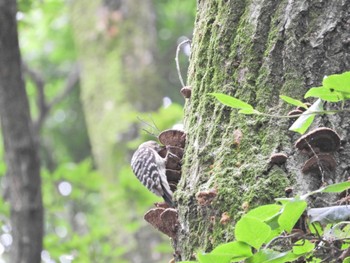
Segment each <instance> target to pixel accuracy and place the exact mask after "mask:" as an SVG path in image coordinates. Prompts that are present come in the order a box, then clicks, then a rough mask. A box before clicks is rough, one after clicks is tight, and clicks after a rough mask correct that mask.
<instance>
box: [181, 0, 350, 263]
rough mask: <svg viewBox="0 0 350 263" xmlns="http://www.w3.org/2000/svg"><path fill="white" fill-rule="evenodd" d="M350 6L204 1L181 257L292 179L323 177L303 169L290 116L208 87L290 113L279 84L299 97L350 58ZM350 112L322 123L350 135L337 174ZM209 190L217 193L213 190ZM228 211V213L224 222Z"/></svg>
mask: <svg viewBox="0 0 350 263" xmlns="http://www.w3.org/2000/svg"><path fill="white" fill-rule="evenodd" d="M349 10H350V1H349V0H340V1H326V0H310V1H302V0H290V1H277V0H259V1H240V0H228V1H217V0H215V1H207V0H201V1H198V10H197V18H196V24H195V33H194V38H193V43H192V57H191V63H190V68H189V73H188V74H189V76H188V78H189V80H188V82H189V85H190V86H192V88H193V90H192V97H191V98H190V99H189V100H188V101H187V104H186V107H185V112H186V117H185V127H186V131H187V133H188V137H187V138H188V141H187V148H186V155H185V159H184V165H183V172H182V174H183V178H182V180H181V182H180V185H179V186H178V191H177V192H176V199H177V200H178V202H179V219H180V225H181V229H180V230H179V237H178V241H177V246H176V251H177V254H178V259H180V258H181V259H182V260H188V259H191V258H193V254H194V253H195V252H196V251H197V250H198V248H200V249H201V250H202V251H210V250H211V249H212V248H213V247H215V246H216V245H218V244H219V243H222V242H226V241H231V240H233V238H234V236H233V232H234V231H233V230H234V223H235V222H236V221H237V219H238V218H239V217H240V216H241V215H242V214H243V213H244V212H245V211H246V210H247V209H248V208H253V207H256V206H257V205H260V204H266V203H269V202H273V201H274V198H276V197H283V196H284V195H285V192H284V190H285V187H288V186H293V187H294V193H301V192H305V191H309V190H310V189H316V188H318V187H320V185H321V183H322V182H321V179H315V178H314V179H310V178H308V177H307V176H305V175H303V174H302V173H301V166H302V164H303V162H304V161H305V160H306V157H305V156H302V155H300V153H299V152H298V151H296V150H295V148H294V146H293V144H294V142H295V140H296V139H297V138H298V137H299V136H298V135H297V134H295V133H292V132H289V131H288V127H289V121H286V120H285V119H275V118H267V117H256V116H248V115H239V114H238V113H237V110H233V109H231V108H228V107H226V106H223V105H222V104H220V103H218V102H217V101H215V100H214V99H213V98H212V97H210V96H208V95H207V94H208V93H210V92H222V93H225V94H228V95H232V96H235V97H237V98H239V99H241V100H243V101H246V102H248V103H250V104H252V105H253V106H254V107H255V108H257V109H258V110H261V111H263V112H267V113H272V114H281V115H286V113H287V112H288V109H290V108H288V107H287V106H286V104H283V103H282V102H281V101H280V100H279V95H280V94H281V95H282V94H283V95H288V96H291V97H294V98H297V99H301V98H302V96H303V95H304V94H305V92H306V90H307V89H308V88H310V87H312V86H320V85H321V83H322V79H323V77H324V76H325V75H329V74H334V73H340V72H343V71H346V70H348V69H349V68H350V45H349V43H350V42H349V40H350V35H349V32H350V14H349ZM349 121H350V117H349V116H348V115H345V114H342V115H337V116H326V117H318V118H316V122H315V123H314V127H316V126H327V127H330V128H335V130H336V131H337V132H338V133H339V134H340V136H341V137H342V138H343V139H344V141H345V142H346V144H345V145H344V149H343V150H342V151H341V152H339V153H337V154H336V158H337V161H338V163H339V168H338V169H337V171H336V174H335V175H334V177H333V181H332V182H339V181H344V180H346V178H347V177H348V172H347V169H348V168H347V167H348V163H347V161H346V160H347V159H348V158H349V155H350V149H349V145H348V139H347V138H348V134H349V132H350V128H349V125H348V123H349ZM275 152H284V153H286V154H287V155H288V156H289V157H288V160H287V163H286V165H285V166H284V167H279V166H276V165H275V166H271V165H269V162H268V159H269V156H270V155H271V154H272V153H275ZM206 191H211V192H212V193H213V195H215V194H216V193H217V195H216V197H215V198H214V199H213V200H212V201H211V200H210V199H209V200H208V199H205V197H208V198H209V196H210V194H208V192H206ZM199 192H202V195H198V193H199ZM203 198H204V199H203ZM311 201H312V200H311ZM311 205H312V204H311ZM223 213H226V215H228V216H229V219H228V218H226V220H222V221H221V222H220V219H221V218H222V215H223ZM227 219H228V220H227ZM227 221H228V223H227Z"/></svg>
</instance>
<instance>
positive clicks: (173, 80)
mask: <svg viewBox="0 0 350 263" xmlns="http://www.w3.org/2000/svg"><path fill="white" fill-rule="evenodd" d="M195 4H196V3H195V1H170V0H167V1H154V5H155V8H156V15H157V18H156V19H157V31H158V34H157V35H158V41H159V46H160V49H159V50H160V51H159V54H158V60H157V61H159V63H163V65H160V68H161V69H162V70H161V72H159V74H160V75H161V76H162V78H163V79H164V82H165V83H167V84H166V86H167V91H166V92H165V93H166V94H168V96H169V97H170V98H171V99H172V100H173V101H174V102H178V103H183V98H182V97H181V96H180V95H179V90H180V88H181V87H180V85H179V81H178V78H177V73H176V69H175V64H174V56H175V50H176V45H177V39H178V38H179V37H181V36H182V35H184V36H187V37H191V32H192V27H193V22H194V14H195ZM18 5H19V10H20V11H19V13H18V21H19V38H20V47H21V52H22V58H23V60H24V61H25V63H26V64H27V65H28V66H29V67H30V68H31V69H34V70H35V71H37V72H39V73H40V75H41V76H42V78H43V80H44V81H45V84H46V85H45V97H46V99H47V101H49V102H50V101H51V100H52V99H54V98H55V97H56V96H57V95H58V94H60V93H61V92H62V90H63V88H64V84H65V81H66V78H67V76H68V74H69V72H70V71H71V69H72V68H73V66H74V65H75V64H76V63H77V54H78V52H79V50H77V48H76V46H75V43H74V37H73V30H72V25H71V22H70V13H69V4H68V3H67V2H66V1H64V0H45V1H28V0H20V1H18ZM180 59H181V63H182V65H183V68H184V69H186V66H187V65H186V63H187V59H186V57H185V56H182V57H181V58H180ZM26 87H27V94H28V98H29V101H30V105H31V115H32V118H33V120H36V119H37V118H38V112H39V109H38V107H37V95H38V94H37V89H36V87H35V84H34V83H33V82H32V80H31V79H30V78H28V77H26ZM139 119H143V120H145V121H146V122H148V123H151V124H152V122H154V123H155V124H156V125H157V128H158V129H159V130H164V129H167V128H170V127H171V126H172V125H174V124H176V123H179V122H181V119H182V106H181V105H180V104H176V103H173V104H171V105H170V106H169V107H167V108H164V107H161V108H160V109H159V110H157V111H155V112H148V113H139V114H130V120H129V121H130V123H137V124H138V126H141V128H140V129H142V128H145V129H147V130H150V129H151V128H150V127H148V126H147V125H144V127H142V125H140V121H139ZM152 125H153V124H152ZM152 132H153V133H157V131H156V130H152ZM138 133H139V134H140V135H139V137H138V138H136V139H134V140H133V141H130V142H129V143H128V146H129V148H130V150H131V151H132V150H133V149H135V148H136V147H137V145H138V144H139V143H140V142H142V141H144V140H147V139H152V138H153V136H152V135H149V134H147V133H146V132H143V131H142V130H140V131H138ZM40 151H41V163H42V173H41V176H42V181H43V182H42V183H43V185H42V187H43V189H42V191H43V198H44V206H45V239H44V250H45V252H44V253H43V262H50V261H49V260H55V261H56V262H60V261H62V260H63V259H66V260H71V259H74V260H73V262H84V263H88V262H123V259H122V258H123V255H125V254H127V253H128V252H129V251H130V249H131V247H132V246H133V244H124V245H123V246H119V247H115V246H114V245H113V244H115V243H113V241H112V240H114V239H115V236H117V235H118V233H111V225H109V223H107V222H110V220H107V218H106V217H108V215H106V211H108V210H109V208H110V207H113V205H114V203H115V200H125V202H126V203H127V204H128V205H130V204H131V207H130V208H131V209H133V210H134V211H135V218H134V219H133V220H129V218H127V217H126V218H125V220H124V221H122V222H115V224H123V227H125V229H127V231H128V233H130V235H133V234H134V233H136V232H137V231H138V230H139V229H140V228H141V227H142V226H144V222H143V218H142V215H143V214H144V213H145V211H146V210H147V209H148V208H149V207H150V206H152V204H153V202H155V201H159V198H157V197H155V196H154V195H153V194H150V193H149V192H148V191H147V190H146V189H145V188H144V187H143V186H142V185H141V184H140V183H139V182H138V181H137V179H136V178H135V176H134V175H133V174H132V172H131V169H130V167H129V163H128V158H124V159H125V160H124V165H123V167H121V168H120V174H118V175H117V178H118V183H116V184H110V181H109V182H108V183H107V182H106V178H104V175H103V174H100V173H99V172H98V171H97V170H96V167H95V165H94V161H93V157H92V154H91V146H90V142H89V135H88V132H87V128H86V123H85V117H84V112H83V110H82V105H81V102H80V90H79V84H78V85H77V86H76V87H75V88H74V90H73V91H72V92H71V93H70V94H69V95H68V96H67V97H65V99H64V100H62V101H61V102H60V103H59V104H56V105H55V106H54V107H53V108H52V109H51V111H50V112H49V115H48V116H47V119H46V120H45V122H44V125H43V127H42V129H41V131H40ZM3 155H4V151H3V145H2V140H1V142H0V176H1V185H2V195H3V197H4V198H3V201H1V202H0V214H1V221H0V224H1V225H2V228H1V230H0V235H3V234H8V233H10V230H9V207H8V204H7V202H6V178H5V174H6V165H5V162H4V158H3V157H4V156H3ZM116 181H117V180H116ZM62 182H65V183H68V184H69V185H70V186H71V187H72V191H71V193H70V194H69V195H67V196H64V195H62V194H61V193H60V191H59V186H60V184H61V183H62ZM101 189H103V191H102V190H101ZM113 209H115V208H113ZM117 209H118V208H117ZM120 213H121V214H122V213H123V211H120ZM0 246H2V247H3V248H4V252H3V253H2V255H0V259H1V258H2V259H4V260H6V259H7V253H8V251H9V246H7V245H6V244H3V243H1V242H0ZM170 251H171V249H170V245H169V242H168V241H167V240H166V239H165V242H164V243H163V244H159V245H158V247H157V248H156V251H155V252H156V253H160V254H162V253H165V254H167V255H169V258H170V257H171V255H170ZM65 262H66V261H65ZM125 262H126V261H125Z"/></svg>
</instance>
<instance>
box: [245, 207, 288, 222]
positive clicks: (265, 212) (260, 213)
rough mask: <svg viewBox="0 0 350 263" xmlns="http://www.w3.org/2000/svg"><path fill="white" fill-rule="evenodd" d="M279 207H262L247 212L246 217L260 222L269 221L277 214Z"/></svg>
mask: <svg viewBox="0 0 350 263" xmlns="http://www.w3.org/2000/svg"><path fill="white" fill-rule="evenodd" d="M281 208H282V206H281V205H276V204H271V205H262V206H259V207H257V208H254V209H253V210H251V211H249V212H248V213H247V214H246V216H249V217H254V218H256V219H259V220H261V221H265V220H268V219H270V218H271V217H272V216H274V215H276V214H278V213H279V212H280V210H281Z"/></svg>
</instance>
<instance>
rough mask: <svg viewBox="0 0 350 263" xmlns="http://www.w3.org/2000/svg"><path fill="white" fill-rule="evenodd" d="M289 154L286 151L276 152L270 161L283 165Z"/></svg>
mask: <svg viewBox="0 0 350 263" xmlns="http://www.w3.org/2000/svg"><path fill="white" fill-rule="evenodd" d="M287 158H288V156H287V155H286V154H284V153H274V154H272V155H271V156H270V159H269V163H270V164H277V165H281V164H284V163H285V162H286V161H287Z"/></svg>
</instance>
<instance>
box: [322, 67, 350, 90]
mask: <svg viewBox="0 0 350 263" xmlns="http://www.w3.org/2000/svg"><path fill="white" fill-rule="evenodd" d="M322 84H323V86H324V87H325V88H328V89H330V90H336V91H340V92H342V93H350V71H348V72H345V73H342V74H334V75H330V76H328V77H326V78H324V79H323V82H322Z"/></svg>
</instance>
